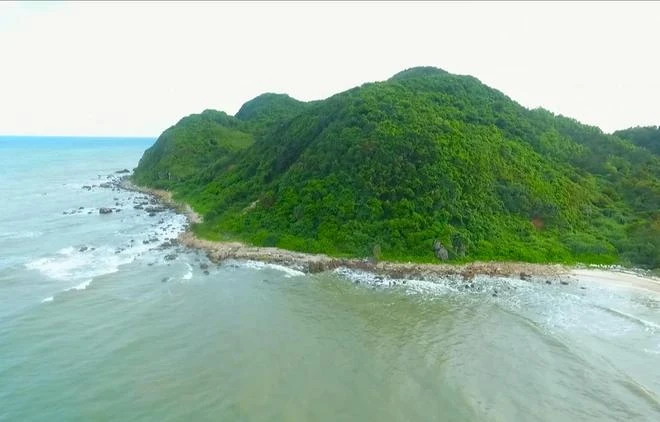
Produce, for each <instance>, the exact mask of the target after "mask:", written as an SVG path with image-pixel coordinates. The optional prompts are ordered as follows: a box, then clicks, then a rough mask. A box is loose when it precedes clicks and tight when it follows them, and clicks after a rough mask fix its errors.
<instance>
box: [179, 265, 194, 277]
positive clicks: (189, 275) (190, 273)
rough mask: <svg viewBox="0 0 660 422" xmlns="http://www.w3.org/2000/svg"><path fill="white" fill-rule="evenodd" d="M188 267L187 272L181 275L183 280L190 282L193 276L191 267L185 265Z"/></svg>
mask: <svg viewBox="0 0 660 422" xmlns="http://www.w3.org/2000/svg"><path fill="white" fill-rule="evenodd" d="M186 265H187V266H188V272H187V273H185V274H184V275H183V277H182V278H183V279H184V280H190V279H191V278H192V276H193V268H192V265H190V264H186Z"/></svg>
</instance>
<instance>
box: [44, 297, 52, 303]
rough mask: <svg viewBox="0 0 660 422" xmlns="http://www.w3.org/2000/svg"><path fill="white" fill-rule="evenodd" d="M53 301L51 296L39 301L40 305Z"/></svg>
mask: <svg viewBox="0 0 660 422" xmlns="http://www.w3.org/2000/svg"><path fill="white" fill-rule="evenodd" d="M53 299H54V297H53V296H48V297H47V298H45V299H42V300H41V303H48V302H52V301H53Z"/></svg>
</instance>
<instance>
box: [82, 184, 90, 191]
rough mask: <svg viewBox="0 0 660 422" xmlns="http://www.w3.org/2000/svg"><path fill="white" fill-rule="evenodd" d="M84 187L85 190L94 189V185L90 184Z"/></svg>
mask: <svg viewBox="0 0 660 422" xmlns="http://www.w3.org/2000/svg"><path fill="white" fill-rule="evenodd" d="M82 188H83V189H85V190H92V187H91V186H89V185H85V186H83V187H82Z"/></svg>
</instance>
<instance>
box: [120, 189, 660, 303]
mask: <svg viewBox="0 0 660 422" xmlns="http://www.w3.org/2000/svg"><path fill="white" fill-rule="evenodd" d="M119 187H120V188H122V189H126V190H130V191H136V192H141V193H144V194H148V195H152V196H154V197H156V198H157V199H158V200H159V201H160V202H162V203H163V204H164V205H166V206H168V207H170V208H172V209H174V210H175V211H177V212H179V213H181V214H183V215H184V216H185V217H186V219H187V220H188V224H189V225H190V224H197V223H201V222H202V221H203V218H202V216H200V215H199V214H198V213H196V212H195V211H194V210H193V209H192V208H191V207H190V205H188V204H186V203H183V202H178V201H175V200H174V199H173V198H172V193H171V192H169V191H166V190H162V189H152V188H147V187H143V186H137V185H135V184H134V183H132V182H131V181H130V180H129V179H128V178H127V177H124V178H122V179H121V180H120V181H119ZM177 240H178V241H179V243H180V244H181V245H183V246H186V247H189V248H193V249H200V250H202V251H204V252H205V253H206V255H207V257H208V258H209V260H211V261H212V262H214V263H219V262H222V261H225V260H229V259H238V260H241V259H245V260H254V261H261V262H265V263H271V264H278V265H283V266H287V267H290V268H295V269H298V270H301V271H303V272H305V273H319V272H323V271H329V270H334V269H336V268H347V269H351V270H359V271H366V272H370V273H373V274H376V275H378V276H386V277H391V278H397V279H405V278H415V279H434V278H440V277H461V278H462V279H463V280H464V281H471V280H472V279H473V278H474V277H476V276H489V277H508V278H518V279H521V280H526V281H533V280H535V281H544V282H545V283H547V284H555V283H560V284H563V285H565V284H569V283H570V284H576V283H578V282H579V281H588V282H595V283H600V284H604V285H609V286H615V287H625V288H631V289H634V290H643V291H646V292H652V293H656V294H660V279H656V278H654V277H651V276H647V275H643V274H637V273H633V272H630V271H627V272H623V271H621V270H618V268H616V269H614V268H611V267H606V268H605V269H603V268H602V267H590V266H584V265H582V266H568V265H564V264H533V263H526V262H479V261H477V262H471V263H467V264H444V263H438V264H428V263H412V262H408V263H403V262H388V261H374V260H369V259H361V258H333V257H330V256H328V255H324V254H311V253H304V252H295V251H289V250H286V249H280V248H276V247H262V246H249V245H245V244H244V243H241V242H237V241H229V242H222V241H213V240H206V239H201V238H198V237H197V236H196V235H195V234H194V233H193V232H192V231H191V230H190V229H189V227H188V228H186V230H185V231H183V232H182V233H181V234H179V236H178V239H177Z"/></svg>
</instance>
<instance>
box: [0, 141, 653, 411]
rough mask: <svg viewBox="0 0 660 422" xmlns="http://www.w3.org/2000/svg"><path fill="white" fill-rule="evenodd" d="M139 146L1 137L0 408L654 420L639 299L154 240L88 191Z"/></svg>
mask: <svg viewBox="0 0 660 422" xmlns="http://www.w3.org/2000/svg"><path fill="white" fill-rule="evenodd" d="M152 142H153V139H124V140H116V139H72V138H58V139H54V138H53V139H39V138H30V139H25V138H0V176H1V180H2V182H3V183H2V184H0V198H2V200H3V201H2V208H1V211H0V420H3V421H4V420H7V421H60V420H61V421H78V420H80V421H87V420H117V421H128V420H130V421H153V420H158V421H197V420H214V421H215V420H222V421H337V420H355V421H363V420H378V421H381V420H382V421H418V420H419V421H427V420H428V421H577V420H580V421H605V420H607V421H617V420H620V421H656V420H660V401H659V400H660V399H659V396H660V299H659V298H658V297H657V296H652V295H649V294H644V293H640V292H632V291H628V290H624V289H617V288H614V287H606V286H599V285H594V284H587V283H586V282H579V281H578V282H577V283H571V284H570V285H568V286H563V285H556V284H552V285H546V284H545V283H543V282H541V283H530V282H526V281H521V280H512V279H504V278H499V279H494V278H481V279H477V280H476V283H475V284H476V288H474V289H464V288H463V287H462V283H460V282H458V281H456V280H450V279H446V280H437V281H435V282H430V281H421V280H406V283H405V284H403V282H402V280H398V282H397V284H396V285H394V284H393V283H390V282H385V283H383V284H378V283H376V282H375V280H374V278H373V277H372V276H370V275H369V274H362V273H355V272H349V271H343V270H338V271H334V272H330V273H324V274H316V275H304V274H302V273H300V272H298V271H296V270H295V269H288V268H282V267H278V266H274V265H266V264H260V263H256V262H243V261H232V262H226V263H223V264H222V265H215V264H212V263H210V262H208V261H207V260H206V258H205V257H204V256H203V254H200V253H198V252H196V251H191V250H185V249H181V248H167V249H160V248H159V245H161V244H162V243H163V242H165V241H167V240H168V239H171V238H174V237H176V235H177V233H178V232H180V231H181V230H183V227H184V225H185V221H184V219H183V218H182V217H181V216H178V215H175V214H173V213H171V212H165V213H159V214H157V215H156V216H153V217H149V216H148V214H147V213H146V212H145V211H144V210H140V209H135V208H134V206H135V204H136V203H139V202H142V201H144V199H143V198H142V195H140V194H136V193H132V192H126V191H118V190H112V189H108V188H100V187H98V185H99V184H100V183H104V182H106V181H108V180H112V179H113V178H115V177H116V176H117V175H116V174H115V172H116V171H118V170H121V169H124V168H126V169H129V170H130V169H132V168H134V167H135V166H136V164H137V161H138V160H139V158H140V156H141V154H142V151H143V150H144V149H145V148H147V147H148V146H149V145H150V144H151V143H152ZM108 177H110V179H108ZM94 185H97V186H94ZM83 186H90V189H86V188H84V187H83ZM100 207H112V208H115V209H120V210H121V211H119V212H117V211H115V212H113V213H111V214H107V215H101V214H99V212H98V209H99V208H100ZM168 255H169V258H174V259H166V256H168ZM172 255H174V256H172ZM207 266H208V268H207ZM205 270H206V271H208V274H205V272H204V271H205ZM581 287H585V288H584V289H583V288H581ZM495 291H497V294H496V295H495V296H494V295H493V293H495Z"/></svg>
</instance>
